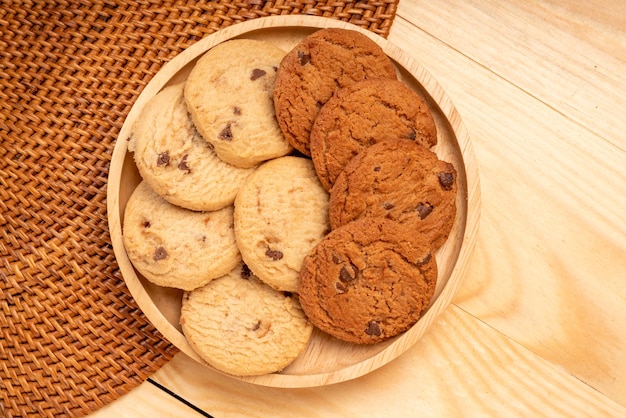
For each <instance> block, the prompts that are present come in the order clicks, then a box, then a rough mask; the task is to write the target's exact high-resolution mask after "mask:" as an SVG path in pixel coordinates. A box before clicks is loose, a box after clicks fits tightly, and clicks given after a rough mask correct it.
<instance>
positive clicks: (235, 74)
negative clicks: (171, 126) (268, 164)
mask: <svg viewBox="0 0 626 418" xmlns="http://www.w3.org/2000/svg"><path fill="white" fill-rule="evenodd" d="M284 55H285V52H284V51H283V50H281V49H279V48H278V47H276V46H274V45H272V44H270V43H268V42H264V41H260V40H254V39H234V40H230V41H226V42H223V43H221V44H219V45H217V46H215V47H213V48H211V49H210V50H209V51H207V52H206V53H205V54H204V55H203V56H202V57H201V58H200V59H199V60H198V62H197V63H196V64H195V66H194V67H193V68H192V70H191V72H190V74H189V77H188V78H187V81H186V83H185V100H186V103H187V107H188V108H189V112H190V113H191V116H192V119H193V122H194V124H195V125H196V127H197V129H198V132H200V134H201V135H202V137H203V138H204V139H205V140H206V141H208V142H210V143H211V144H212V145H213V146H214V147H215V152H216V153H217V155H218V156H219V157H220V158H221V159H222V160H224V161H226V162H227V163H229V164H232V165H235V166H237V167H244V168H246V167H253V166H255V165H257V164H259V163H261V162H263V161H266V160H269V159H272V158H276V157H280V156H283V155H286V154H288V153H289V152H291V150H292V148H291V146H290V145H289V142H287V140H286V139H285V138H284V136H283V134H282V132H281V130H280V127H279V126H278V122H277V121H276V117H275V112H274V103H273V89H274V81H275V77H276V71H277V69H278V65H279V64H280V62H281V60H282V58H283V57H284Z"/></svg>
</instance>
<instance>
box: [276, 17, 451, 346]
mask: <svg viewBox="0 0 626 418" xmlns="http://www.w3.org/2000/svg"><path fill="white" fill-rule="evenodd" d="M274 105H275V109H276V117H277V119H278V122H279V124H280V126H281V129H282V131H283V133H284V134H285V137H286V138H287V140H288V141H289V143H290V144H291V145H292V146H293V147H294V148H296V149H297V150H299V151H300V152H301V153H303V154H305V155H307V156H310V157H311V159H312V161H313V164H314V167H315V170H316V173H317V175H318V177H319V179H320V182H321V183H322V185H323V187H324V188H325V190H327V191H328V192H329V193H330V201H329V221H330V226H331V232H330V233H329V234H328V235H327V236H326V237H325V238H324V239H323V240H322V241H321V242H320V243H319V244H317V245H316V246H315V248H314V249H313V250H312V251H311V253H309V254H308V255H307V256H306V258H305V260H304V263H303V265H302V268H301V270H300V274H299V278H298V290H297V292H298V295H299V300H300V303H301V305H302V308H303V309H304V312H305V313H306V315H307V317H308V318H309V320H310V321H311V322H312V323H313V324H314V325H315V326H316V327H318V328H319V329H321V330H322V331H324V332H326V333H328V334H330V335H332V336H334V337H336V338H339V339H342V340H345V341H349V342H353V343H357V344H371V343H377V342H381V341H384V340H386V339H388V338H390V337H393V336H396V335H398V334H400V333H401V332H404V331H406V330H407V329H408V328H409V327H411V326H412V325H413V324H414V323H415V322H417V320H418V319H419V318H420V316H421V315H422V314H423V313H424V311H425V310H426V308H427V307H428V305H429V303H430V301H431V299H432V297H433V294H434V291H435V286H436V282H437V266H436V261H435V257H434V256H433V253H434V251H436V250H437V249H438V248H439V247H440V246H441V245H442V244H443V243H444V241H445V240H446V239H447V237H448V235H449V233H450V231H451V229H452V224H453V223H454V218H455V214H456V203H455V202H456V171H455V169H454V167H453V166H452V164H450V163H447V162H444V161H441V160H439V159H438V157H437V155H436V154H435V153H434V152H433V151H431V149H430V148H432V147H433V146H434V145H436V143H437V130H436V124H435V121H434V118H433V115H432V114H431V112H430V110H429V108H428V106H427V104H426V103H425V102H424V101H423V100H422V98H421V97H420V96H419V95H418V94H417V93H416V92H415V91H413V90H412V89H410V88H409V87H408V86H407V85H405V84H404V83H403V82H401V81H399V80H398V79H397V76H396V72H395V69H394V66H393V64H392V62H391V61H390V59H389V58H388V57H387V55H385V53H384V52H383V51H382V50H381V48H380V47H378V46H377V45H376V44H375V43H374V42H372V41H371V40H370V39H369V38H367V37H366V36H364V35H361V34H360V33H358V32H353V31H346V30H339V29H328V30H321V31H318V32H316V33H314V34H313V35H311V36H309V37H308V38H306V39H304V40H303V41H302V42H300V43H299V44H298V45H297V46H296V47H295V48H294V49H292V50H291V51H290V52H289V53H288V54H287V55H286V56H285V58H284V59H283V61H282V63H281V65H280V67H279V69H278V74H277V76H276V82H275V86H274Z"/></svg>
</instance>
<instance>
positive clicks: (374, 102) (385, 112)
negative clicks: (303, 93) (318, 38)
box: [310, 78, 437, 190]
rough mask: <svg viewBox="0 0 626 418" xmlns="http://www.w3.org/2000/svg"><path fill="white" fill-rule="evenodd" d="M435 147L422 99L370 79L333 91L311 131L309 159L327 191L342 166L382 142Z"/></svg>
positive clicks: (393, 84) (385, 81)
mask: <svg viewBox="0 0 626 418" xmlns="http://www.w3.org/2000/svg"><path fill="white" fill-rule="evenodd" d="M390 138H397V139H409V140H413V141H415V142H417V143H419V144H422V145H424V146H425V147H427V148H430V147H432V146H433V145H435V144H436V143H437V128H436V126H435V121H434V119H433V116H432V114H431V112H430V110H429V109H428V106H427V105H426V103H425V102H424V101H423V100H422V98H421V97H420V96H419V95H418V94H417V93H416V92H415V91H413V90H411V89H410V88H409V87H408V86H407V85H406V84H404V83H403V82H401V81H399V80H393V79H384V78H379V79H369V80H364V81H360V82H357V83H354V84H352V85H350V86H348V87H345V88H342V89H340V90H338V91H337V92H336V93H335V95H334V96H333V97H332V98H331V99H330V100H328V102H326V104H325V105H324V106H323V107H322V108H321V109H320V111H319V113H318V115H317V117H316V119H315V122H314V124H313V128H312V130H311V144H310V146H311V157H312V158H313V163H314V164H315V169H316V171H317V174H318V176H319V177H320V181H321V183H322V185H323V186H324V187H325V188H326V190H330V188H331V187H332V185H333V184H334V182H335V180H336V179H337V176H338V175H339V173H340V172H341V171H342V170H343V168H344V167H345V166H346V164H347V163H348V162H349V161H350V160H351V159H352V158H353V157H354V156H356V155H357V154H358V153H359V152H361V151H362V150H363V149H365V148H366V147H368V146H370V145H373V144H375V143H377V142H379V141H382V140H384V139H390Z"/></svg>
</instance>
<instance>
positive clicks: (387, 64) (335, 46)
mask: <svg viewBox="0 0 626 418" xmlns="http://www.w3.org/2000/svg"><path fill="white" fill-rule="evenodd" d="M378 77H385V78H394V79H395V78H396V73H395V68H394V66H393V64H392V62H391V60H390V59H389V57H387V55H385V53H384V52H383V50H382V48H380V46H378V45H377V44H376V43H375V42H374V41H372V40H371V39H370V38H368V37H367V36H366V35H364V34H362V33H360V32H357V31H353V30H347V29H322V30H319V31H317V32H315V33H313V34H312V35H309V36H308V37H306V38H304V39H303V40H302V41H301V42H300V43H299V44H298V45H296V46H295V47H294V48H293V49H292V50H291V51H289V52H288V53H287V55H286V56H285V57H284V58H283V60H282V61H281V64H280V66H279V68H278V73H277V74H276V81H275V84H274V107H275V109H276V118H277V119H278V123H279V125H280V127H281V129H282V131H283V134H284V135H285V137H286V138H287V140H288V141H289V143H290V144H291V145H292V146H293V147H294V148H296V149H297V150H298V151H300V152H302V153H303V154H305V155H310V151H309V135H310V132H311V127H312V126H313V121H314V120H315V117H316V116H317V112H318V111H319V109H320V108H321V107H322V106H323V105H324V104H325V103H326V102H327V101H328V99H330V98H331V97H332V95H333V94H334V93H335V91H336V90H337V89H339V88H342V87H346V86H348V85H350V84H352V83H355V82H357V81H361V80H364V79H368V78H378Z"/></svg>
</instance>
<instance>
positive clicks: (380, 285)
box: [298, 218, 437, 344]
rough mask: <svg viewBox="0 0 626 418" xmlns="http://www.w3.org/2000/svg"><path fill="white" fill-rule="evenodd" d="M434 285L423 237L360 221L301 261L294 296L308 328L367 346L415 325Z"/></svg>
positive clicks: (393, 225)
mask: <svg viewBox="0 0 626 418" xmlns="http://www.w3.org/2000/svg"><path fill="white" fill-rule="evenodd" d="M436 282H437V265H436V261H435V257H433V255H432V253H431V248H430V245H429V244H428V242H427V241H426V240H425V239H424V237H421V236H419V235H416V234H413V233H412V232H411V231H408V230H407V229H406V228H405V227H403V226H402V225H401V224H399V223H397V222H395V221H392V220H389V219H383V218H364V219H360V220H358V221H354V222H351V223H349V224H347V225H345V226H343V227H341V228H338V229H336V230H334V231H332V232H331V233H330V234H328V235H327V236H326V238H324V239H323V240H322V241H321V242H320V243H319V244H318V245H317V246H316V247H315V248H314V249H313V251H312V253H311V254H310V255H308V256H307V257H306V258H305V260H304V263H303V265H302V270H301V271H300V280H299V286H298V294H299V297H300V304H301V305H302V309H304V312H305V313H306V314H307V316H308V318H309V319H310V321H311V322H312V323H313V325H315V326H317V327H318V328H319V329H321V330H322V331H324V332H326V333H328V334H330V335H332V336H334V337H336V338H339V339H341V340H344V341H348V342H353V343H357V344H371V343H377V342H380V341H384V340H386V339H388V338H390V337H393V336H395V335H398V334H400V333H401V332H404V331H406V330H407V329H409V328H410V327H411V326H412V325H413V324H414V323H415V322H417V320H418V319H419V318H420V316H421V315H422V314H423V312H424V311H425V310H426V308H427V307H428V305H429V303H430V300H431V298H432V297H433V294H434V291H435V286H436Z"/></svg>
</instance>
